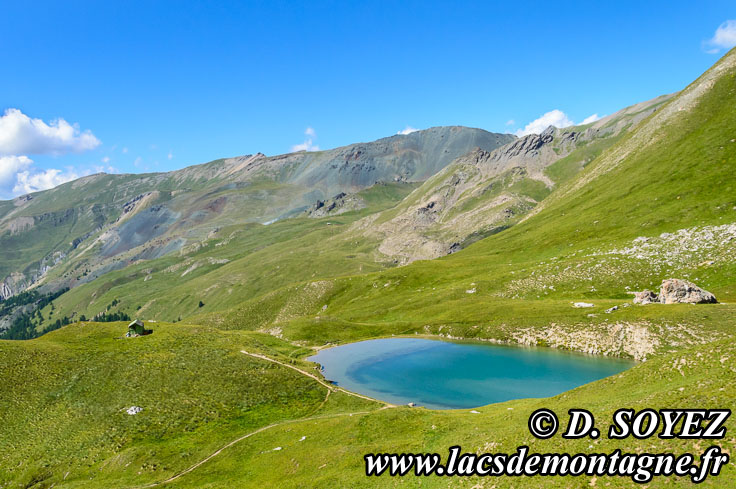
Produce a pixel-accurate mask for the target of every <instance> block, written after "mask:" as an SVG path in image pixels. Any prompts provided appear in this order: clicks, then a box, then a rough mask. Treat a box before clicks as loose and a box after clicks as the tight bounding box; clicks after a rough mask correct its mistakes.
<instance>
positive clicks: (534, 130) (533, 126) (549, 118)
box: [516, 109, 573, 137]
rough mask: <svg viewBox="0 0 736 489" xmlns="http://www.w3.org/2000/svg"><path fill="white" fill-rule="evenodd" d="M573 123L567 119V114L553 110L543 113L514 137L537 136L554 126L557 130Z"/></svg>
mask: <svg viewBox="0 0 736 489" xmlns="http://www.w3.org/2000/svg"><path fill="white" fill-rule="evenodd" d="M572 125H573V122H572V121H571V120H570V118H569V117H567V114H565V113H564V112H562V111H561V110H558V109H555V110H550V111H549V112H547V113H545V114H544V115H543V116H542V117H540V118H538V119H535V120H533V121H531V122H530V123H529V124H527V125H526V126H524V129H519V130H518V131H516V135H517V136H519V137H521V136H526V135H527V134H539V133H541V132H542V131H544V130H545V129H547V128H548V127H549V126H555V127H559V128H563V127H568V126H572Z"/></svg>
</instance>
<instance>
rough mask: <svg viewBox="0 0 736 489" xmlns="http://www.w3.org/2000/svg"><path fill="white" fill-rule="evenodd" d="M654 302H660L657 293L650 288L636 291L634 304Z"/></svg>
mask: <svg viewBox="0 0 736 489" xmlns="http://www.w3.org/2000/svg"><path fill="white" fill-rule="evenodd" d="M653 302H659V297H657V294H655V293H654V292H652V291H651V290H649V289H644V290H642V291H641V292H634V304H641V305H644V304H651V303H653Z"/></svg>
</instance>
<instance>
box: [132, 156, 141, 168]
mask: <svg viewBox="0 0 736 489" xmlns="http://www.w3.org/2000/svg"><path fill="white" fill-rule="evenodd" d="M142 164H143V158H141V157H140V156H138V157H137V158H136V159H135V160H133V166H135V167H136V168H138V167H140V166H141V165H142Z"/></svg>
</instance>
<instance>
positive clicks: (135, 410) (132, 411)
mask: <svg viewBox="0 0 736 489" xmlns="http://www.w3.org/2000/svg"><path fill="white" fill-rule="evenodd" d="M141 411H143V408H142V407H139V406H130V407H129V408H128V409H126V410H125V412H126V413H128V414H130V415H131V416H135V415H136V414H138V413H140V412H141Z"/></svg>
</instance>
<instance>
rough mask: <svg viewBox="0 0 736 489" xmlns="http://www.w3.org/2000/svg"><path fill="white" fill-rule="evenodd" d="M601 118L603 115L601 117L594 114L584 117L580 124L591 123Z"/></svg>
mask: <svg viewBox="0 0 736 489" xmlns="http://www.w3.org/2000/svg"><path fill="white" fill-rule="evenodd" d="M599 120H601V117H599V116H598V114H593V115H591V116H588V117H586V118H585V119H583V122H581V123H580V124H590V123H591V122H595V121H599Z"/></svg>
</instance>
